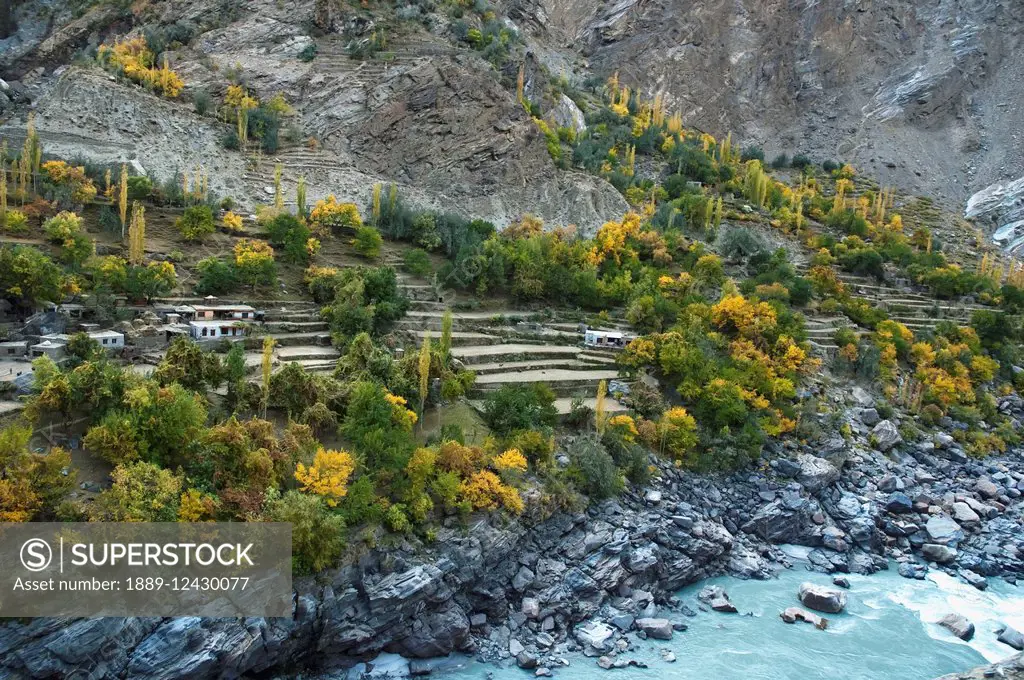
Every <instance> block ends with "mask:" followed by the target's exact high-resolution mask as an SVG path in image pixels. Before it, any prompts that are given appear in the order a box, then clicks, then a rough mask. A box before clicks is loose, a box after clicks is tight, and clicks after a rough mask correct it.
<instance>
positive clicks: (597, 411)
mask: <svg viewBox="0 0 1024 680" xmlns="http://www.w3.org/2000/svg"><path fill="white" fill-rule="evenodd" d="M607 395H608V383H607V382H605V381H604V380H602V381H601V382H599V383H597V399H596V400H595V401H594V427H595V428H596V429H597V434H598V435H603V434H604V425H605V420H606V419H607V415H608V414H607V412H606V411H607V409H606V408H605V403H604V400H605V397H606V396H607Z"/></svg>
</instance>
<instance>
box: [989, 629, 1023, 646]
mask: <svg viewBox="0 0 1024 680" xmlns="http://www.w3.org/2000/svg"><path fill="white" fill-rule="evenodd" d="M996 639H997V640H999V641H1000V642H1002V643H1003V644H1005V645H1010V646H1011V647H1013V648H1014V649H1016V650H1017V651H1022V650H1024V634H1022V633H1021V632H1020V631H1018V630H1016V629H1014V628H1011V627H1010V626H1006V627H1004V628H1003V629H1002V630H1000V631H999V637H998V638H996Z"/></svg>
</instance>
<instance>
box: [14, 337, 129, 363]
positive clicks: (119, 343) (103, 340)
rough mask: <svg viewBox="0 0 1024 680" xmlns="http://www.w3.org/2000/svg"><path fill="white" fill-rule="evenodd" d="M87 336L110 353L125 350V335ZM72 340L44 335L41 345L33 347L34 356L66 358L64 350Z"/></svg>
mask: <svg viewBox="0 0 1024 680" xmlns="http://www.w3.org/2000/svg"><path fill="white" fill-rule="evenodd" d="M85 334H86V335H88V336H89V337H90V338H92V339H93V340H95V341H96V342H97V343H98V344H99V346H100V347H102V348H103V349H105V350H107V351H108V352H117V351H118V350H122V349H124V333H119V332H117V331H86V332H85ZM70 339H71V336H70V335H67V334H65V333H51V334H50V335H44V336H43V337H42V338H40V342H39V344H36V345H32V348H31V353H32V356H33V357H41V356H43V355H44V354H45V355H46V356H48V357H50V358H51V359H59V358H60V357H62V356H64V351H65V349H64V348H65V346H66V345H67V344H68V341H69V340H70Z"/></svg>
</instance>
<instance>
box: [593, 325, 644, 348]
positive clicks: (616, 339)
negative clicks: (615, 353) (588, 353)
mask: <svg viewBox="0 0 1024 680" xmlns="http://www.w3.org/2000/svg"><path fill="white" fill-rule="evenodd" d="M635 337H636V336H634V335H632V334H630V333H622V332H619V331H602V330H598V329H596V328H588V329H587V330H586V332H585V333H584V334H583V344H584V345H586V346H587V347H610V348H612V349H620V348H623V347H625V346H626V345H628V344H629V343H630V342H632V341H633V340H634V339H635Z"/></svg>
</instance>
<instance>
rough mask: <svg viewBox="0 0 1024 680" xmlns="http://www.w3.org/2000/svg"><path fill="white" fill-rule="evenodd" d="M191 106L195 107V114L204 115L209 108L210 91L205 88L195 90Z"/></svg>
mask: <svg viewBox="0 0 1024 680" xmlns="http://www.w3.org/2000/svg"><path fill="white" fill-rule="evenodd" d="M192 106H193V107H195V111H196V114H198V115H200V116H205V115H206V112H207V111H209V110H210V93H209V92H207V91H206V90H196V91H195V94H193V95H192Z"/></svg>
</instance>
